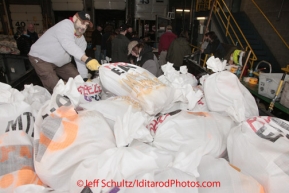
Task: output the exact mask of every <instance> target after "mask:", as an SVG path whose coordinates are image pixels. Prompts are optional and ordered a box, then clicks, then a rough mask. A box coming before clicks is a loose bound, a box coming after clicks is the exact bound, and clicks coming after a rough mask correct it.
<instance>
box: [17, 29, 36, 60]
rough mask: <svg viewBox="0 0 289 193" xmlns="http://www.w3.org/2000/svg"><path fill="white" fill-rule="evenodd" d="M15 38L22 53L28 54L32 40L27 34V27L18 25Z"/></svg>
mask: <svg viewBox="0 0 289 193" xmlns="http://www.w3.org/2000/svg"><path fill="white" fill-rule="evenodd" d="M14 38H15V40H16V43H17V48H18V50H19V51H20V55H24V56H27V55H28V53H29V51H30V48H31V45H32V40H31V38H30V36H29V35H27V31H26V30H25V28H24V27H17V32H16V34H15V35H14Z"/></svg>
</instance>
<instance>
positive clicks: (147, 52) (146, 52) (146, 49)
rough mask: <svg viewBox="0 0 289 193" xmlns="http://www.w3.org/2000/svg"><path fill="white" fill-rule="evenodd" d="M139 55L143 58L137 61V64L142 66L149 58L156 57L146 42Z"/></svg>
mask: <svg viewBox="0 0 289 193" xmlns="http://www.w3.org/2000/svg"><path fill="white" fill-rule="evenodd" d="M139 55H140V58H141V59H140V60H139V61H138V62H137V65H138V66H140V67H142V66H143V64H144V63H145V62H146V61H147V60H153V59H154V53H153V49H152V48H151V47H149V46H148V45H146V44H144V47H143V49H142V50H141V52H140V54H139Z"/></svg>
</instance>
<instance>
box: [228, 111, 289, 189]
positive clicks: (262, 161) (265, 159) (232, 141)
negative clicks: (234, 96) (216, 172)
mask: <svg viewBox="0 0 289 193" xmlns="http://www.w3.org/2000/svg"><path fill="white" fill-rule="evenodd" d="M288 136H289V122H288V121H285V120H282V119H279V118H275V117H267V116H263V117H252V118H250V119H247V121H244V122H243V123H241V124H240V125H239V126H238V127H236V128H234V129H232V131H231V133H230V135H229V137H228V153H229V159H230V162H231V163H232V164H233V165H234V166H236V167H238V168H240V169H241V172H242V173H244V174H247V175H250V176H252V177H253V178H255V179H256V180H257V181H258V182H259V183H260V184H261V185H262V186H263V187H264V189H265V192H266V193H276V192H282V193H283V192H284V193H285V192H289V186H288V182H289V164H288V163H289V153H288V152H289V151H288V147H289V140H288Z"/></svg>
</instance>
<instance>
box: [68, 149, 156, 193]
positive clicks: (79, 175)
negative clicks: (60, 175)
mask: <svg viewBox="0 0 289 193" xmlns="http://www.w3.org/2000/svg"><path fill="white" fill-rule="evenodd" d="M157 168H158V166H157V164H156V162H155V158H154V157H153V156H151V155H147V154H145V153H143V152H141V151H139V150H138V149H135V148H133V147H118V148H111V149H108V150H106V151H104V152H103V153H102V154H100V155H98V156H94V157H91V158H88V159H85V160H84V161H83V162H82V163H81V164H80V165H79V167H78V168H77V169H76V170H75V172H74V174H73V175H72V177H71V182H70V192H71V193H79V192H81V191H82V190H83V188H84V186H85V185H87V182H89V181H90V182H93V181H94V180H95V179H96V180H97V179H99V182H98V184H95V185H93V184H92V186H91V187H90V189H91V191H92V192H93V193H98V192H101V190H104V192H108V191H109V190H110V189H112V188H114V186H111V183H109V182H111V181H112V180H113V181H116V182H122V181H123V180H125V179H128V178H129V177H131V176H135V175H136V174H139V173H144V172H145V171H149V170H153V169H157ZM79 180H82V182H83V185H82V186H79V184H77V183H78V182H79Z"/></svg>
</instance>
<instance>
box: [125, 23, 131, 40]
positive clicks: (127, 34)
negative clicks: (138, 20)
mask: <svg viewBox="0 0 289 193" xmlns="http://www.w3.org/2000/svg"><path fill="white" fill-rule="evenodd" d="M125 36H126V37H127V39H129V41H132V27H131V26H129V25H128V26H127V32H126V34H125Z"/></svg>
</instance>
